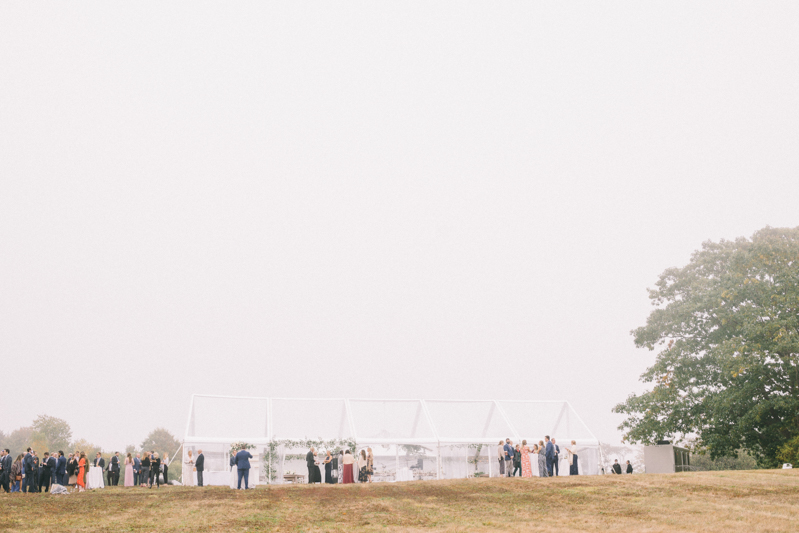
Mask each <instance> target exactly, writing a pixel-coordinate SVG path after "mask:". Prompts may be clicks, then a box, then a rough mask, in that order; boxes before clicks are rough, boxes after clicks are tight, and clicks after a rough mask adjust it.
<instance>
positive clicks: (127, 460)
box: [125, 454, 133, 487]
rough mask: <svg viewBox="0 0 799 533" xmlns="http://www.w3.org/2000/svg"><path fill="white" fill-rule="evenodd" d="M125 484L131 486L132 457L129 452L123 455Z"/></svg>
mask: <svg viewBox="0 0 799 533" xmlns="http://www.w3.org/2000/svg"><path fill="white" fill-rule="evenodd" d="M125 486H126V487H132V486H133V457H131V454H128V456H127V457H125Z"/></svg>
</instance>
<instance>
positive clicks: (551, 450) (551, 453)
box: [544, 435, 555, 477]
mask: <svg viewBox="0 0 799 533" xmlns="http://www.w3.org/2000/svg"><path fill="white" fill-rule="evenodd" d="M544 439H546V441H547V444H546V448H547V474H549V477H552V464H553V463H554V462H555V447H554V446H552V443H551V442H550V441H549V435H546V436H545V437H544Z"/></svg>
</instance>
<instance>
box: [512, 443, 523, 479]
mask: <svg viewBox="0 0 799 533" xmlns="http://www.w3.org/2000/svg"><path fill="white" fill-rule="evenodd" d="M513 452H514V453H513V474H512V475H511V477H516V472H518V473H519V474H520V475H521V473H522V448H521V446H519V445H518V444H517V445H516V448H515V449H514V450H513Z"/></svg>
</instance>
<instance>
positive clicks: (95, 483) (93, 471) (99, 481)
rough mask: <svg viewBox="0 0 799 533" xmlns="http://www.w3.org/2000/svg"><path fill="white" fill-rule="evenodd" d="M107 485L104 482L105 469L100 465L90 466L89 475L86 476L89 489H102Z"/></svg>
mask: <svg viewBox="0 0 799 533" xmlns="http://www.w3.org/2000/svg"><path fill="white" fill-rule="evenodd" d="M104 487H105V483H103V469H102V468H100V467H99V466H90V467H89V475H88V476H86V488H87V489H102V488H104Z"/></svg>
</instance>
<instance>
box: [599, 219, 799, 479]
mask: <svg viewBox="0 0 799 533" xmlns="http://www.w3.org/2000/svg"><path fill="white" fill-rule="evenodd" d="M656 287H657V288H656V289H654V290H650V291H649V292H650V294H649V297H650V298H651V299H652V301H653V305H655V306H656V307H657V309H655V310H654V311H652V313H651V314H650V315H649V318H648V319H647V322H646V325H645V326H643V327H640V328H638V329H636V330H634V331H633V332H632V333H633V335H634V337H635V344H636V346H638V347H646V348H649V349H650V350H654V349H656V348H660V352H659V353H658V354H657V357H656V360H655V364H654V365H653V366H652V367H650V368H649V369H647V371H646V372H645V373H644V374H643V375H642V376H641V379H642V381H644V382H646V383H652V384H653V387H652V389H651V390H649V391H647V392H645V393H643V394H641V395H640V396H639V395H632V396H630V397H629V398H627V401H626V402H624V403H621V404H619V405H617V406H616V407H615V408H614V411H615V412H617V413H624V414H626V415H628V417H627V419H626V420H625V421H624V422H623V423H622V425H621V426H619V429H621V430H623V431H625V432H626V433H625V435H626V438H627V439H628V440H629V441H631V442H643V443H652V442H654V441H657V440H659V439H661V438H664V437H667V436H671V437H676V438H682V437H684V436H686V435H696V437H697V439H698V441H697V442H698V444H699V445H700V446H702V447H703V448H705V449H707V450H708V451H709V452H710V455H711V457H714V458H715V457H720V456H729V455H735V454H736V452H737V451H738V450H746V451H747V452H749V453H750V454H752V455H753V456H754V457H755V458H756V459H757V460H758V462H759V464H761V465H762V466H772V465H775V464H776V463H777V462H778V459H777V456H778V453H779V452H778V450H779V449H780V447H781V446H784V445H785V444H786V443H787V442H788V441H790V440H791V438H792V437H794V436H796V435H799V228H794V229H787V228H768V227H767V228H765V229H762V230H760V231H758V232H757V233H755V234H754V235H753V236H752V238H751V239H745V238H739V239H737V240H735V241H721V242H718V243H715V242H706V243H704V244H703V245H702V249H701V250H699V251H697V252H695V253H694V254H693V256H692V257H691V261H690V262H689V263H688V265H687V266H685V267H683V268H670V269H668V270H666V271H665V272H664V273H663V274H661V275H660V278H659V279H658V281H657V284H656Z"/></svg>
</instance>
